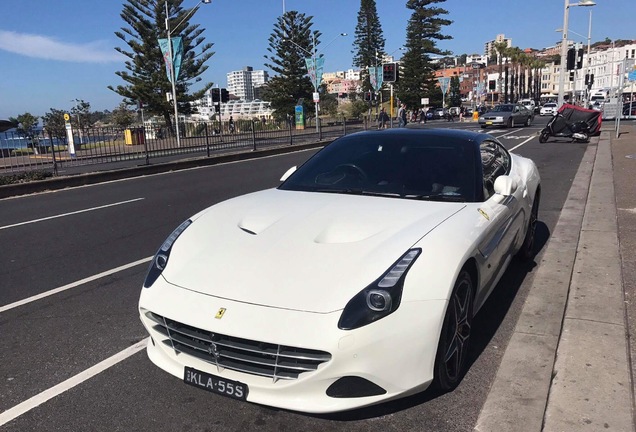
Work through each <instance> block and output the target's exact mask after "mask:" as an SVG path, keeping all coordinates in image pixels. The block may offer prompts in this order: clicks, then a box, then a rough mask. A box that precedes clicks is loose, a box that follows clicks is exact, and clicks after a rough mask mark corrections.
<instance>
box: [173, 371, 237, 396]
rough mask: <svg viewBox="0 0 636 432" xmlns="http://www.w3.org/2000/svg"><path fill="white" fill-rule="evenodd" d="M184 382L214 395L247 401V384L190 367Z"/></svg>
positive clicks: (184, 376) (185, 373) (185, 374)
mask: <svg viewBox="0 0 636 432" xmlns="http://www.w3.org/2000/svg"><path fill="white" fill-rule="evenodd" d="M183 382H184V383H186V384H189V385H191V386H194V387H198V388H201V389H203V390H207V391H209V392H212V393H216V394H220V395H223V396H228V397H231V398H234V399H239V400H243V401H244V400H247V393H248V388H247V384H243V383H241V382H238V381H234V380H229V379H226V378H221V377H218V376H216V375H211V374H209V373H205V372H201V371H199V370H196V369H192V368H189V367H186V368H185V371H184V375H183Z"/></svg>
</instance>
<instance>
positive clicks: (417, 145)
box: [279, 132, 476, 202]
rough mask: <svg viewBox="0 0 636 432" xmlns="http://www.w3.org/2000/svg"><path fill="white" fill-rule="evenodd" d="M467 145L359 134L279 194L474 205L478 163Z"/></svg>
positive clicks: (337, 144) (333, 147)
mask: <svg viewBox="0 0 636 432" xmlns="http://www.w3.org/2000/svg"><path fill="white" fill-rule="evenodd" d="M473 148H474V143H472V142H470V141H467V140H466V139H460V138H453V137H448V136H441V137H440V136H436V135H421V134H409V133H406V134H390V133H384V132H379V133H361V134H355V135H349V136H346V137H343V138H341V139H339V140H337V141H334V142H333V143H332V144H330V145H329V146H328V147H326V148H325V149H324V150H322V151H321V152H319V153H318V154H316V155H315V156H314V157H312V158H311V159H310V160H309V161H307V162H306V163H305V164H304V165H303V166H301V167H300V168H299V169H298V170H297V171H296V172H295V173H294V174H293V175H292V176H291V177H289V178H288V179H287V180H286V181H285V182H284V183H283V184H282V185H281V186H280V187H279V188H280V189H283V190H294V191H307V192H326V193H341V194H354V195H373V196H383V197H391V198H403V199H416V200H435V201H452V202H463V201H474V200H475V195H476V193H475V189H476V188H475V185H476V180H475V179H476V176H475V171H476V164H475V160H476V157H475V156H474V155H475V153H474V152H473Z"/></svg>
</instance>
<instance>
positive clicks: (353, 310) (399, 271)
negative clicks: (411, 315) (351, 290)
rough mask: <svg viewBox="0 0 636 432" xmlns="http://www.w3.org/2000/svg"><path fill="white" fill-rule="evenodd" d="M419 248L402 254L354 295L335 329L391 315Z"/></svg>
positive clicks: (418, 253) (354, 326)
mask: <svg viewBox="0 0 636 432" xmlns="http://www.w3.org/2000/svg"><path fill="white" fill-rule="evenodd" d="M421 252H422V249H411V250H409V251H408V252H407V253H405V254H404V255H403V256H402V258H400V259H399V260H398V261H397V262H396V263H395V264H393V266H391V268H390V269H389V270H388V271H387V272H386V273H384V274H383V275H382V276H381V277H380V278H379V279H377V280H376V281H375V282H373V283H372V284H371V285H369V286H368V287H366V288H365V289H363V290H362V291H360V292H359V293H358V294H356V295H355V297H353V298H352V299H351V300H349V303H347V306H345V308H344V310H343V311H342V315H341V316H340V321H338V328H340V329H342V330H353V329H356V328H359V327H362V326H365V325H367V324H371V323H372V322H375V321H377V320H379V319H381V318H384V317H385V316H387V315H390V314H392V313H393V312H395V311H396V310H397V308H398V307H399V306H400V300H401V299H402V287H403V286H404V279H405V278H406V273H407V271H408V270H409V268H410V267H411V265H412V264H413V263H414V262H415V260H416V259H417V257H418V256H419V255H420V253H421Z"/></svg>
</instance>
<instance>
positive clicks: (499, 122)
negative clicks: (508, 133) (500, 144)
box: [478, 117, 506, 126]
mask: <svg viewBox="0 0 636 432" xmlns="http://www.w3.org/2000/svg"><path fill="white" fill-rule="evenodd" d="M478 122H479V125H480V126H504V125H505V124H506V119H505V118H490V117H479V120H478Z"/></svg>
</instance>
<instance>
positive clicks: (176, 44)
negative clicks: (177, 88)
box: [159, 37, 183, 82]
mask: <svg viewBox="0 0 636 432" xmlns="http://www.w3.org/2000/svg"><path fill="white" fill-rule="evenodd" d="M159 47H160V48H161V53H162V54H163V61H164V62H165V63H166V74H167V75H168V81H170V82H172V74H171V73H170V71H171V69H172V65H173V63H174V76H175V79H178V78H179V72H180V70H181V61H182V59H183V41H182V39H181V38H180V37H175V38H172V58H170V49H169V48H168V39H159Z"/></svg>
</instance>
